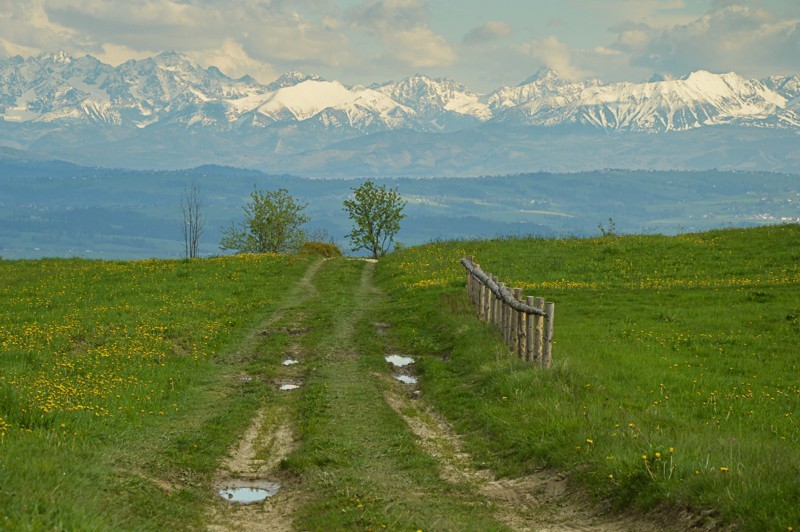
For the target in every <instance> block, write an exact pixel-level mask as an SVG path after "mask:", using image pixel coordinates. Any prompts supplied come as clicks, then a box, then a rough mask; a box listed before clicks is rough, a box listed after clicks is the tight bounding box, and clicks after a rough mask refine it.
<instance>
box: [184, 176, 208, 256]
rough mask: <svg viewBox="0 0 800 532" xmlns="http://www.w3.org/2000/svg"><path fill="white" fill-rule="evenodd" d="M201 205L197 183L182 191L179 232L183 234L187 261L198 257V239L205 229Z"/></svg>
mask: <svg viewBox="0 0 800 532" xmlns="http://www.w3.org/2000/svg"><path fill="white" fill-rule="evenodd" d="M202 210H203V203H202V201H201V200H200V187H199V186H198V185H197V183H192V185H191V186H190V187H189V188H187V189H186V190H185V191H184V195H183V198H182V199H181V230H182V232H183V251H184V255H185V257H186V258H187V259H194V258H197V257H199V256H200V252H199V251H200V237H201V236H203V229H205V227H206V219H205V216H203V212H202Z"/></svg>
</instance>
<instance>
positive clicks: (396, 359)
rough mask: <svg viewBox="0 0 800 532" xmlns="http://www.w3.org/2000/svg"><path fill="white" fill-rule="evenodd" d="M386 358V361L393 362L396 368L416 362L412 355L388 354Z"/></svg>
mask: <svg viewBox="0 0 800 532" xmlns="http://www.w3.org/2000/svg"><path fill="white" fill-rule="evenodd" d="M383 358H385V359H386V362H388V363H389V364H391V365H392V366H394V367H396V368H402V367H403V366H408V365H409V364H413V363H414V359H413V358H411V357H401V356H400V355H387V356H385V357H383Z"/></svg>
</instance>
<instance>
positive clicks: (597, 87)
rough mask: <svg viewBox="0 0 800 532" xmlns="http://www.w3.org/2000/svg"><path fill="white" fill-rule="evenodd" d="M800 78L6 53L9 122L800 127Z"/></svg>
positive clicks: (0, 95) (2, 112)
mask: <svg viewBox="0 0 800 532" xmlns="http://www.w3.org/2000/svg"><path fill="white" fill-rule="evenodd" d="M798 97H800V78H799V77H798V76H783V77H772V78H768V79H767V80H764V81H763V82H762V81H757V80H747V79H744V78H742V77H741V76H739V75H737V74H735V73H728V74H712V73H710V72H706V71H703V70H701V71H697V72H694V73H692V74H690V75H688V76H686V77H684V78H681V79H664V78H660V79H658V80H657V81H650V82H647V83H614V84H603V83H602V82H600V81H597V80H595V81H590V82H572V81H566V80H562V79H560V78H559V77H558V75H557V73H556V72H554V71H552V70H543V71H540V72H538V73H537V74H536V75H534V76H533V77H531V78H529V79H528V80H526V81H524V82H523V83H521V84H520V85H518V86H516V87H503V88H500V89H497V90H495V91H492V92H490V93H489V94H487V95H481V94H478V93H476V92H473V91H471V90H469V89H468V88H467V87H465V86H463V85H461V84H459V83H456V82H455V81H453V80H449V79H431V78H428V77H425V76H412V77H409V78H406V79H404V80H401V81H398V82H390V83H384V84H377V85H373V86H372V87H370V88H364V87H348V86H345V85H344V84H342V83H340V82H338V81H326V80H323V79H321V78H320V77H319V76H316V75H308V74H303V73H300V72H290V73H287V74H284V75H283V76H281V77H280V78H279V79H277V80H276V81H274V82H272V83H270V84H268V85H262V84H259V83H257V82H256V81H255V80H253V79H252V78H250V77H248V76H245V77H243V78H241V79H238V80H236V79H231V78H229V77H227V76H225V75H224V74H222V73H221V72H220V71H219V70H218V69H217V68H215V67H210V68H207V69H206V68H203V67H201V66H200V65H198V64H197V63H195V62H194V61H192V60H191V59H189V58H188V57H186V56H185V55H182V54H179V53H175V52H164V53H161V54H159V55H157V56H155V57H152V58H149V59H145V60H141V61H134V60H132V61H128V62H126V63H123V64H122V65H120V66H118V67H116V68H114V67H111V66H109V65H106V64H103V63H101V62H99V61H98V60H96V59H94V58H93V57H91V56H85V57H80V58H73V57H71V56H69V55H68V54H65V53H64V52H58V53H55V54H42V55H39V56H37V57H31V58H27V59H22V58H21V57H14V58H11V59H8V60H0V116H1V117H2V118H3V120H5V121H6V122H36V123H54V124H105V125H115V126H135V127H138V128H146V127H148V126H151V125H153V124H155V123H159V122H160V123H164V122H176V123H180V124H184V125H185V126H198V125H200V126H203V127H215V128H219V129H229V128H232V127H236V126H242V125H250V126H259V127H267V126H269V125H271V124H286V123H299V122H305V121H308V120H311V119H315V122H316V123H318V124H322V125H323V126H325V127H329V128H339V127H341V128H354V129H356V130H359V131H363V132H368V131H376V130H392V129H400V128H402V129H412V130H416V131H454V130H458V129H464V128H467V127H471V126H475V125H477V124H480V123H483V122H489V121H493V120H494V121H499V122H509V121H512V122H517V123H521V124H525V125H534V126H552V125H558V124H562V123H572V124H583V125H588V126H592V127H596V128H602V129H614V130H617V129H624V130H632V131H673V130H686V129H693V128H697V127H703V126H710V125H716V124H736V123H742V124H746V125H762V126H767V125H768V126H775V127H781V126H783V127H797V115H796V109H797V105H796V103H797V98H798Z"/></svg>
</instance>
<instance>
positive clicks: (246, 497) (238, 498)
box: [217, 482, 281, 504]
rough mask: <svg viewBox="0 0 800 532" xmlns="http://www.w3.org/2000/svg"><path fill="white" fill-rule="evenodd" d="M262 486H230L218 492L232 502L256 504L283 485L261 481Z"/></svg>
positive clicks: (270, 495) (273, 493) (276, 491)
mask: <svg viewBox="0 0 800 532" xmlns="http://www.w3.org/2000/svg"><path fill="white" fill-rule="evenodd" d="M261 486H263V487H261ZM261 486H229V487H225V488H222V489H220V490H219V491H218V492H217V493H218V494H219V496H220V497H222V498H223V499H225V500H226V501H228V502H229V503H232V504H255V503H257V502H261V501H263V500H264V499H266V498H268V497H272V496H273V495H275V494H276V493H278V490H279V489H280V487H281V485H280V484H279V483H277V482H272V483H261Z"/></svg>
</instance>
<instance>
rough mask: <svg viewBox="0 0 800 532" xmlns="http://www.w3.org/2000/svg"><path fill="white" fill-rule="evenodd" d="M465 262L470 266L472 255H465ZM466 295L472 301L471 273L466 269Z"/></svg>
mask: <svg viewBox="0 0 800 532" xmlns="http://www.w3.org/2000/svg"><path fill="white" fill-rule="evenodd" d="M467 262H469V263H470V264H472V255H467ZM467 294H468V295H469V297H470V300H471V299H472V271H471V270H470V269H469V268H467Z"/></svg>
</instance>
